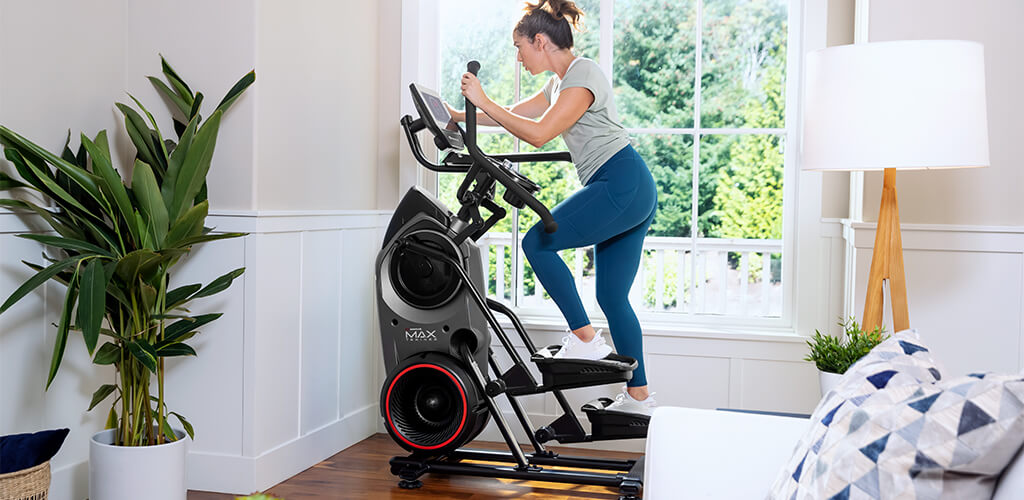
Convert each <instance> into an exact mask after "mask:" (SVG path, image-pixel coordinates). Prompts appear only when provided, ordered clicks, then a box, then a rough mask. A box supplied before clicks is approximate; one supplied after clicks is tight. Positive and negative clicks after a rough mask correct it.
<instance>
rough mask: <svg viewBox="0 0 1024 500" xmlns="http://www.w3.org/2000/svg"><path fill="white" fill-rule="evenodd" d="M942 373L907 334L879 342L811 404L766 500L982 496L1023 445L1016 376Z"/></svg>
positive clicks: (1021, 397)
mask: <svg viewBox="0 0 1024 500" xmlns="http://www.w3.org/2000/svg"><path fill="white" fill-rule="evenodd" d="M893 353H896V355H895V356H894V355H893ZM941 371H942V370H941V367H939V366H938V364H937V363H936V362H935V360H934V359H933V358H932V355H931V353H930V351H929V350H928V348H927V346H925V345H924V343H923V342H922V341H921V339H920V337H919V336H918V335H917V332H915V331H913V330H906V331H903V332H898V333H896V334H894V335H893V336H892V337H891V338H889V339H887V340H886V341H884V342H882V343H881V344H879V345H878V346H877V347H875V349H873V350H872V351H871V352H870V353H868V355H866V356H865V357H864V358H862V359H861V360H860V361H858V362H857V363H855V364H854V365H853V366H851V367H850V370H848V371H847V373H846V374H844V375H843V378H842V379H841V380H840V382H839V384H838V385H837V387H836V388H835V389H833V390H832V391H830V392H829V393H828V394H826V395H825V397H824V398H822V400H821V402H819V403H818V406H817V408H816V409H815V410H814V414H813V415H812V416H811V421H812V422H814V424H813V425H812V426H811V428H810V429H809V430H808V431H807V433H806V434H805V435H804V436H803V437H802V438H801V439H800V441H799V442H798V443H797V446H796V449H795V450H794V452H793V455H792V458H791V459H790V460H789V462H788V463H787V465H786V467H785V468H784V470H783V471H781V472H780V474H779V475H778V477H777V479H776V480H775V483H774V484H773V485H772V490H771V493H770V494H769V498H771V499H787V500H788V499H794V500H810V499H823V498H845V499H850V500H853V499H883V498H886V499H887V498H917V499H930V498H940V497H941V498H990V497H991V496H992V494H993V489H994V488H995V485H996V479H997V478H998V477H999V475H1000V474H1001V473H1002V471H1003V469H1004V468H1005V467H1006V466H1007V464H1009V462H1010V461H1011V460H1012V459H1013V457H1014V456H1015V455H1016V454H1017V452H1018V451H1019V450H1020V449H1021V447H1022V444H1024V377H1022V376H1021V375H996V374H991V373H988V374H977V373H975V374H971V375H965V376H962V377H956V378H951V379H948V380H942V378H941V375H940V373H941ZM854 400H855V401H857V402H858V403H859V404H853V403H852V401H854ZM796 470H799V471H800V472H798V473H797V474H794V472H795V471H796Z"/></svg>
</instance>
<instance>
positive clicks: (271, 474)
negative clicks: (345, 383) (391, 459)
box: [188, 404, 379, 495]
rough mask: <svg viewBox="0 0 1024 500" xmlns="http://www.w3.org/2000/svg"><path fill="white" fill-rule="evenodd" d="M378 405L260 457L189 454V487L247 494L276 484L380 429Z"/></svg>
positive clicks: (350, 415)
mask: <svg viewBox="0 0 1024 500" xmlns="http://www.w3.org/2000/svg"><path fill="white" fill-rule="evenodd" d="M378 415H379V413H378V411H377V405H376V404H373V405H369V406H366V407H363V408H361V409H359V410H356V411H354V412H352V413H350V414H348V415H345V417H343V418H341V419H340V420H337V421H334V422H332V423H330V424H327V425H325V426H323V427H320V428H319V429H316V430H314V431H312V432H310V433H308V434H306V435H304V436H302V437H300V438H297V439H294V440H292V441H289V442H287V443H284V444H282V445H280V446H278V447H277V448H274V449H272V450H270V451H267V452H266V453H264V454H262V455H260V456H258V457H241V456H234V455H218V454H212V453H196V452H192V453H189V456H188V488H189V489H190V490H199V491H213V492H217V493H230V494H234V495H244V494H249V493H252V492H255V491H266V490H267V489H270V488H271V487H273V486H274V485H276V484H278V483H280V482H282V481H284V480H286V479H288V478H290V477H292V476H294V475H296V474H298V473H300V472H302V471H304V470H306V469H308V468H310V467H312V466H314V465H316V464H318V463H320V462H321V461H323V460H325V459H327V458H329V457H331V456H332V455H334V454H336V453H338V452H339V451H341V450H344V449H345V448H348V447H349V446H352V445H353V444H356V443H358V442H360V441H362V440H364V439H366V438H368V437H370V436H372V435H373V434H374V433H376V432H377V420H379V417H378Z"/></svg>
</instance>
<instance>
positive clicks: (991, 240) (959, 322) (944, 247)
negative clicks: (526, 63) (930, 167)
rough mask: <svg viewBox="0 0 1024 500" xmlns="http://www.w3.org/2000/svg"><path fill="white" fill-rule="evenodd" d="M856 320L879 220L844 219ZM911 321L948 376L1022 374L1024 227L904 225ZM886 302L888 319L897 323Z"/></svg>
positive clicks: (911, 324) (859, 311) (1023, 363)
mask: <svg viewBox="0 0 1024 500" xmlns="http://www.w3.org/2000/svg"><path fill="white" fill-rule="evenodd" d="M845 229H846V231H845V232H846V238H847V242H848V245H849V247H850V249H851V250H852V252H851V254H852V255H853V258H852V260H851V264H852V267H851V270H852V271H853V272H854V273H855V276H856V277H855V279H854V280H850V283H853V284H855V286H854V287H853V289H852V294H853V297H852V298H851V302H852V303H853V304H854V310H856V311H857V312H858V318H859V317H860V316H861V315H862V314H861V313H863V308H864V294H865V292H866V288H865V286H866V282H867V275H868V269H869V267H870V265H871V252H872V247H873V245H874V240H875V225H874V224H867V223H850V222H845ZM902 238H903V261H904V266H905V268H906V277H907V300H908V302H909V306H910V307H909V312H910V326H911V328H915V329H917V330H918V332H919V333H920V335H921V338H922V339H923V340H924V342H925V343H926V344H927V345H928V346H929V347H930V348H931V350H932V352H934V354H935V356H936V358H937V359H938V360H939V361H940V362H941V363H942V364H943V365H944V367H945V369H944V370H943V375H944V376H946V377H947V378H948V377H950V376H957V375H963V374H966V373H971V372H984V371H993V372H1002V373H1016V372H1018V371H1020V370H1021V368H1022V367H1024V342H1022V333H1024V331H1022V327H1024V227H1020V226H951V225H923V224H903V226H902ZM891 317H892V311H891V308H890V306H889V305H888V302H886V310H885V323H886V324H887V325H890V326H891V325H892V320H891Z"/></svg>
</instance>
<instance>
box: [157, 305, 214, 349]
mask: <svg viewBox="0 0 1024 500" xmlns="http://www.w3.org/2000/svg"><path fill="white" fill-rule="evenodd" d="M223 315H224V313H213V314H200V315H199V316H196V317H195V318H185V319H181V320H178V321H175V322H174V323H172V324H171V325H170V326H168V327H167V328H165V329H164V340H163V341H161V342H160V343H159V344H158V345H157V346H158V347H163V346H166V345H170V344H173V343H174V342H181V337H182V336H183V335H185V334H186V333H189V332H193V331H195V330H196V329H198V328H199V327H201V326H203V325H205V324H207V323H210V322H211V321H214V320H216V319H217V318H219V317H221V316H223Z"/></svg>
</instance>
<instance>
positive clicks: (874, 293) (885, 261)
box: [861, 168, 910, 332]
mask: <svg viewBox="0 0 1024 500" xmlns="http://www.w3.org/2000/svg"><path fill="white" fill-rule="evenodd" d="M885 280H889V290H890V294H891V298H892V320H893V325H892V330H890V331H892V332H898V331H900V330H905V329H907V328H910V315H909V313H908V307H907V280H906V276H905V274H904V271H903V240H902V238H901V237H900V214H899V209H898V207H897V204H896V169H893V168H887V169H885V175H884V178H883V181H882V205H881V207H880V208H879V210H878V229H877V230H876V231H875V248H874V250H873V251H872V254H871V271H870V272H869V273H868V286H867V297H865V299H864V319H863V320H862V321H861V327H862V328H863V329H864V330H866V331H871V330H872V329H874V328H875V327H876V326H882V308H883V307H884V306H885V304H884V297H883V286H882V285H883V282H884V281H885Z"/></svg>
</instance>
